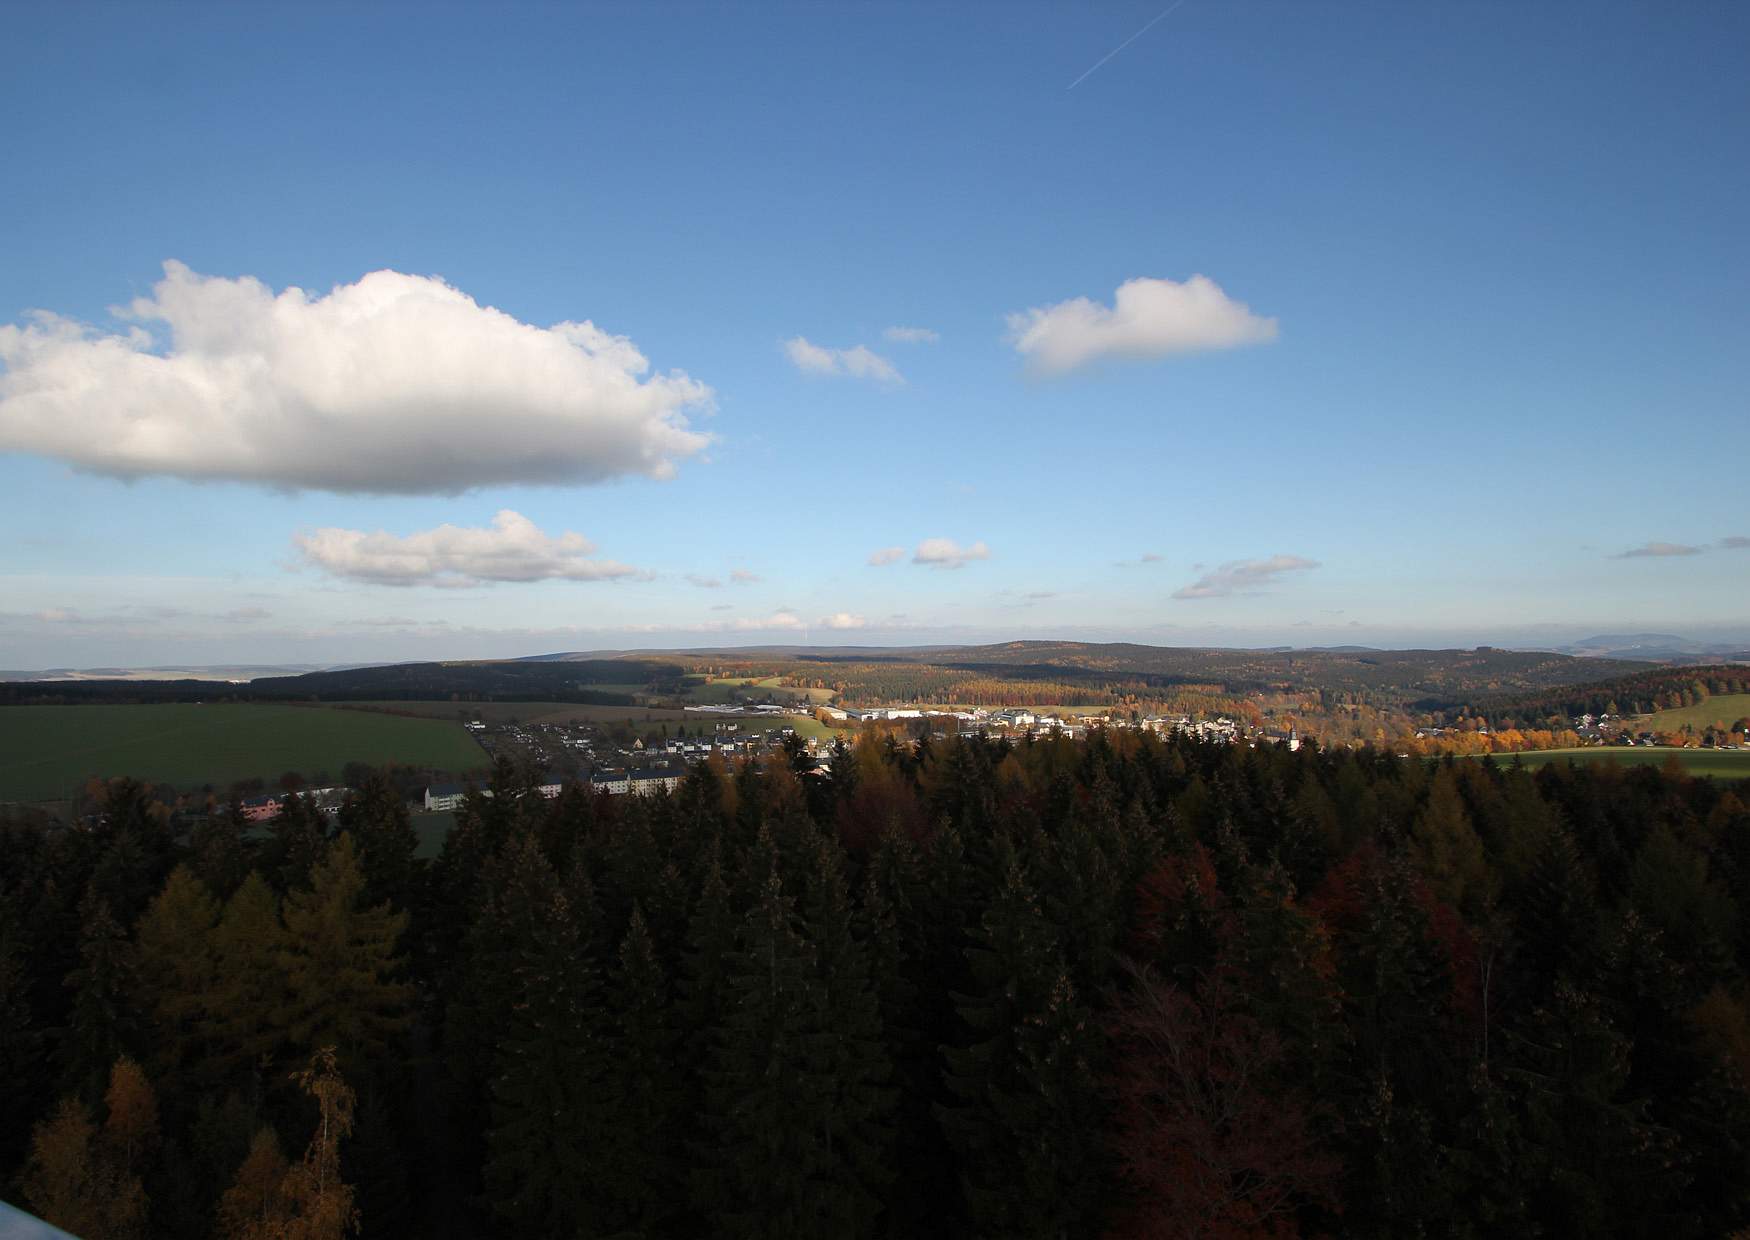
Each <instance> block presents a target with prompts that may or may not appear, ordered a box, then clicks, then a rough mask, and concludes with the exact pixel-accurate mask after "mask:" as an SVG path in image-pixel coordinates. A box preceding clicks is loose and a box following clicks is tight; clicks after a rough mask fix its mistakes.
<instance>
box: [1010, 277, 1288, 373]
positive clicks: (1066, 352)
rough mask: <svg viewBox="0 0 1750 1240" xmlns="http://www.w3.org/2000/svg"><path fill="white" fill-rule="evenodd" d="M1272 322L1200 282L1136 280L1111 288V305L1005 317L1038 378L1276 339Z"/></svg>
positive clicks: (1072, 304) (1079, 302)
mask: <svg viewBox="0 0 1750 1240" xmlns="http://www.w3.org/2000/svg"><path fill="white" fill-rule="evenodd" d="M1276 332H1277V328H1276V320H1275V319H1268V318H1262V317H1260V316H1258V315H1255V314H1253V313H1252V312H1251V310H1250V309H1249V308H1248V307H1247V306H1245V305H1244V304H1242V303H1241V302H1237V301H1234V300H1233V299H1231V298H1230V297H1228V295H1227V294H1226V293H1224V292H1222V291H1221V286H1220V285H1218V284H1216V283H1215V281H1213V280H1211V279H1209V278H1208V277H1207V276H1200V275H1195V276H1192V277H1191V278H1190V279H1189V280H1186V281H1185V282H1184V283H1183V284H1181V283H1178V282H1177V281H1174V280H1156V279H1150V278H1147V277H1143V278H1140V279H1135V280H1126V281H1125V282H1124V283H1123V284H1120V285H1119V286H1118V291H1117V293H1116V294H1115V295H1114V298H1113V304H1112V305H1111V306H1103V305H1100V304H1098V303H1096V302H1094V301H1091V300H1089V299H1088V298H1086V297H1074V298H1071V299H1070V300H1069V301H1060V302H1058V303H1057V304H1056V305H1052V306H1037V307H1035V308H1033V309H1031V310H1026V311H1023V312H1021V313H1019V314H1011V315H1009V338H1010V342H1011V343H1012V344H1013V345H1014V346H1015V351H1016V352H1018V353H1020V354H1021V356H1023V357H1025V358H1027V359H1028V361H1029V362H1030V363H1031V365H1032V367H1033V369H1034V370H1036V371H1038V372H1039V373H1041V374H1062V373H1064V372H1065V371H1069V370H1074V369H1075V368H1076V367H1078V366H1083V365H1086V364H1087V363H1089V362H1093V361H1097V360H1099V359H1101V358H1107V357H1115V358H1158V357H1168V356H1170V355H1172V354H1175V353H1200V352H1203V351H1206V350H1210V349H1232V348H1237V347H1238V346H1240V345H1247V344H1261V343H1263V342H1265V341H1268V340H1274V339H1276Z"/></svg>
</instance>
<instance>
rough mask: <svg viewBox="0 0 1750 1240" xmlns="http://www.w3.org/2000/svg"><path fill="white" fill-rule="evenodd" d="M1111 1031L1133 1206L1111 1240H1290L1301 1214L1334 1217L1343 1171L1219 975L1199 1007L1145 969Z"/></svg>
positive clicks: (1136, 970) (1133, 974)
mask: <svg viewBox="0 0 1750 1240" xmlns="http://www.w3.org/2000/svg"><path fill="white" fill-rule="evenodd" d="M1129 973H1130V982H1131V984H1130V987H1129V990H1128V993H1127V994H1126V995H1125V996H1124V999H1123V1000H1122V1002H1121V1003H1120V1004H1119V1006H1118V1007H1117V1009H1116V1010H1115V1012H1114V1013H1113V1015H1112V1017H1111V1018H1110V1021H1109V1024H1108V1030H1109V1032H1110V1034H1111V1036H1112V1039H1113V1045H1114V1048H1115V1051H1116V1059H1115V1068H1114V1079H1113V1086H1114V1090H1113V1092H1114V1095H1115V1103H1116V1108H1117V1109H1116V1124H1117V1134H1116V1142H1115V1144H1116V1152H1117V1155H1118V1162H1119V1172H1120V1175H1121V1176H1122V1178H1123V1180H1124V1182H1125V1184H1126V1185H1127V1186H1128V1188H1129V1189H1130V1199H1129V1201H1128V1202H1127V1203H1126V1205H1125V1206H1124V1208H1122V1209H1121V1210H1120V1212H1119V1216H1118V1222H1117V1224H1116V1225H1115V1226H1114V1228H1113V1229H1112V1232H1111V1234H1112V1235H1113V1236H1115V1237H1126V1238H1129V1237H1136V1238H1138V1240H1142V1238H1147V1240H1261V1238H1264V1237H1269V1238H1272V1240H1285V1238H1286V1237H1292V1236H1297V1235H1299V1234H1300V1232H1299V1224H1298V1218H1297V1215H1298V1212H1299V1210H1300V1209H1301V1207H1303V1206H1319V1207H1323V1208H1324V1209H1326V1210H1334V1209H1336V1208H1337V1201H1336V1183H1337V1176H1338V1174H1339V1172H1340V1171H1341V1162H1340V1161H1339V1160H1338V1159H1337V1158H1336V1157H1335V1156H1333V1155H1330V1154H1327V1153H1325V1152H1323V1151H1321V1150H1320V1149H1319V1148H1318V1146H1317V1143H1316V1140H1315V1137H1314V1134H1313V1131H1312V1125H1311V1123H1310V1122H1309V1118H1308V1109H1307V1107H1306V1105H1305V1104H1304V1101H1303V1100H1302V1099H1301V1097H1300V1095H1299V1093H1298V1091H1296V1090H1294V1089H1292V1088H1288V1087H1286V1086H1285V1083H1284V1082H1283V1080H1282V1079H1281V1069H1282V1067H1283V1050H1282V1046H1281V1044H1280V1042H1279V1041H1278V1040H1277V1039H1276V1038H1275V1037H1274V1036H1273V1035H1272V1034H1271V1033H1270V1032H1269V1031H1268V1030H1266V1029H1264V1028H1263V1027H1262V1026H1261V1025H1259V1024H1258V1022H1256V1021H1255V1020H1253V1019H1252V1018H1251V1017H1250V1016H1248V1015H1247V1014H1246V1013H1245V1012H1244V1010H1243V1008H1242V1006H1241V1003H1240V1001H1239V996H1238V995H1237V994H1236V993H1234V991H1233V989H1232V987H1231V985H1230V983H1229V982H1228V981H1227V980H1226V979H1225V977H1224V976H1223V974H1222V973H1221V972H1220V971H1217V972H1216V973H1213V974H1211V975H1209V976H1207V977H1206V978H1205V979H1204V981H1203V985H1202V986H1201V988H1200V994H1199V996H1198V997H1195V998H1194V997H1193V996H1192V995H1191V994H1190V993H1189V992H1188V991H1186V990H1184V989H1182V988H1180V987H1178V986H1175V985H1173V984H1172V983H1170V982H1168V981H1166V980H1165V979H1163V978H1161V977H1160V976H1159V975H1158V974H1156V973H1155V972H1154V971H1153V970H1152V969H1150V968H1148V967H1147V966H1138V965H1132V966H1129Z"/></svg>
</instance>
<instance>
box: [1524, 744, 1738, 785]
mask: <svg viewBox="0 0 1750 1240" xmlns="http://www.w3.org/2000/svg"><path fill="white" fill-rule="evenodd" d="M1494 758H1495V761H1496V762H1499V763H1502V764H1504V765H1507V764H1511V763H1512V762H1513V760H1514V759H1515V758H1517V759H1518V760H1520V761H1521V762H1523V763H1524V764H1525V765H1526V766H1529V767H1534V768H1535V767H1540V766H1547V765H1548V764H1549V763H1551V762H1569V761H1572V762H1583V763H1595V762H1616V763H1618V764H1620V765H1622V766H1664V765H1665V763H1666V762H1667V761H1668V760H1670V759H1671V758H1676V759H1677V760H1678V761H1679V762H1681V763H1682V764H1683V767H1684V769H1685V770H1687V771H1688V772H1689V773H1690V774H1691V775H1714V776H1718V777H1719V778H1721V779H1750V749H1737V750H1720V749H1663V748H1656V747H1655V748H1647V747H1644V746H1640V745H1637V746H1635V747H1634V748H1633V749H1630V748H1628V747H1627V746H1624V745H1598V746H1595V747H1593V748H1590V749H1533V750H1528V751H1527V752H1525V753H1517V754H1510V753H1498V754H1495V755H1494Z"/></svg>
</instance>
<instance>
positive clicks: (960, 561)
mask: <svg viewBox="0 0 1750 1240" xmlns="http://www.w3.org/2000/svg"><path fill="white" fill-rule="evenodd" d="M988 559H990V548H989V547H987V546H985V545H984V543H983V542H975V543H973V544H972V545H971V546H970V547H962V546H961V545H960V544H959V543H957V542H955V541H954V540H953V539H952V538H926V539H924V540H923V542H921V543H919V544H918V549H917V550H916V551H914V552H912V557H911V562H912V563H913V564H927V565H929V566H930V567H931V568H948V569H953V568H965V567H966V565H967V564H969V563H970V562H971V561H973V560H988Z"/></svg>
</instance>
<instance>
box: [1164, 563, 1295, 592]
mask: <svg viewBox="0 0 1750 1240" xmlns="http://www.w3.org/2000/svg"><path fill="white" fill-rule="evenodd" d="M1318 566H1319V562H1318V561H1317V560H1309V559H1307V558H1306V557H1304V556H1298V555H1273V556H1269V557H1267V558H1265V559H1261V560H1229V561H1228V562H1227V563H1226V564H1223V565H1222V566H1221V567H1219V568H1217V569H1215V570H1214V571H1212V572H1208V573H1205V574H1203V576H1201V577H1199V578H1198V579H1197V580H1196V581H1193V582H1192V583H1191V584H1190V585H1188V586H1183V587H1181V588H1180V589H1178V590H1175V591H1174V592H1173V597H1174V598H1187V599H1189V598H1227V597H1228V596H1230V595H1234V594H1254V593H1257V592H1258V591H1260V590H1262V589H1264V588H1265V587H1267V586H1270V585H1273V584H1274V583H1275V582H1276V581H1277V580H1278V579H1279V578H1280V577H1281V576H1282V575H1283V574H1284V573H1299V572H1306V571H1307V570H1309V569H1314V568H1317V567H1318Z"/></svg>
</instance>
